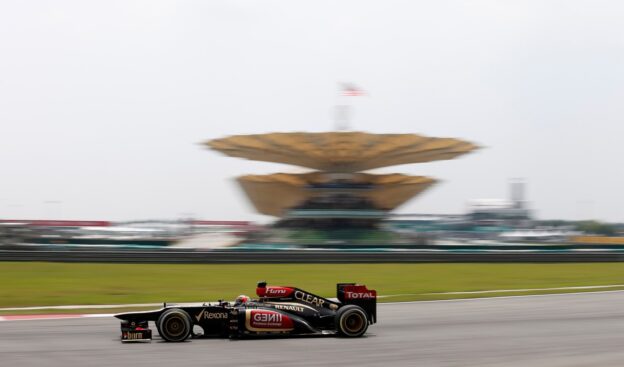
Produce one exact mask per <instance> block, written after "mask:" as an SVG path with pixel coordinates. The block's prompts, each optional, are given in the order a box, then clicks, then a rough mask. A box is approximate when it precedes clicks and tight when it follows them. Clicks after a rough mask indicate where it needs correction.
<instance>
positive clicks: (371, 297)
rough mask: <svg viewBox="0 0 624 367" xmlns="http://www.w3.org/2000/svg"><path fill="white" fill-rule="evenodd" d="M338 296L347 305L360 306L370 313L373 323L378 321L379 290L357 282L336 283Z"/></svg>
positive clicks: (369, 316)
mask: <svg viewBox="0 0 624 367" xmlns="http://www.w3.org/2000/svg"><path fill="white" fill-rule="evenodd" d="M336 297H337V298H338V300H339V301H340V303H342V304H345V305H356V306H360V307H362V308H363V309H364V311H366V313H368V318H369V320H370V323H371V324H374V323H376V322H377V291H376V290H374V289H368V288H366V286H365V285H359V284H355V283H338V284H336Z"/></svg>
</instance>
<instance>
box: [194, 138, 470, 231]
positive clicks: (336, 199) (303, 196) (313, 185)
mask: <svg viewBox="0 0 624 367" xmlns="http://www.w3.org/2000/svg"><path fill="white" fill-rule="evenodd" d="M206 145H207V146H208V147H209V148H211V149H214V150H216V151H219V152H221V153H223V154H226V155H228V156H232V157H238V158H245V159H250V160H256V161H266V162H275V163H285V164H291V165H295V166H299V167H304V168H308V169H310V171H309V172H307V173H297V174H295V173H273V174H267V175H244V176H240V177H238V182H239V184H240V186H241V187H242V189H243V191H244V192H245V194H246V195H247V197H248V199H249V200H250V201H251V203H252V204H253V206H254V207H255V208H256V210H257V211H258V212H259V213H262V214H266V215H271V216H274V217H277V218H278V219H277V221H276V223H275V227H276V228H295V229H297V228H298V229H317V230H318V229H320V230H340V231H344V230H354V229H369V230H375V229H378V228H380V224H381V223H382V221H383V220H384V219H385V218H387V216H388V214H389V213H390V212H391V211H393V210H394V209H396V208H397V207H399V206H401V205H403V204H404V203H406V202H407V201H408V200H410V199H412V198H413V197H415V196H417V195H419V194H421V193H422V192H423V191H425V190H426V189H428V188H429V187H431V186H432V185H434V184H435V182H436V180H435V179H434V178H430V177H424V176H411V175H406V174H403V173H392V174H373V173H369V172H367V171H369V170H372V169H376V168H382V167H389V166H395V165H402V164H410V163H423V162H431V161H437V160H446V159H453V158H456V157H459V156H461V155H464V154H466V153H469V152H472V151H474V150H475V149H477V148H478V147H477V146H476V145H475V144H472V143H470V142H467V141H464V140H460V139H453V138H434V137H426V136H422V135H417V134H371V133H365V132H345V131H335V132H325V133H269V134H259V135H236V136H230V137H226V138H222V139H215V140H211V141H208V142H207V143H206Z"/></svg>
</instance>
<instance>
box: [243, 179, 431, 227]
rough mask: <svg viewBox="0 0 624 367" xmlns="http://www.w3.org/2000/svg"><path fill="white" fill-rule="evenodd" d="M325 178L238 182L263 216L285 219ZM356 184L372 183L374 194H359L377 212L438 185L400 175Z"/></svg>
mask: <svg viewBox="0 0 624 367" xmlns="http://www.w3.org/2000/svg"><path fill="white" fill-rule="evenodd" d="M324 177H326V175H325V174H323V173H321V172H311V173H303V174H287V173H276V174H272V175H247V176H241V177H239V178H238V182H239V183H240V185H241V186H242V188H243V190H244V191H245V193H246V194H247V197H249V199H250V200H251V202H252V204H253V205H254V206H255V207H256V210H258V212H260V213H262V214H267V215H273V216H276V217H281V216H283V215H284V214H285V213H286V211H287V210H288V209H290V208H292V207H295V206H297V205H299V204H301V203H303V202H304V201H306V200H308V199H310V198H311V197H312V196H314V195H317V194H318V193H317V192H315V191H314V190H309V189H307V185H310V184H316V183H322V182H324V181H325V179H324ZM352 181H353V182H358V183H369V184H372V185H373V186H374V188H372V189H370V190H363V191H362V192H358V195H359V196H363V197H366V198H368V199H370V200H371V201H372V202H373V203H374V204H375V206H376V207H377V208H379V209H383V210H392V209H394V208H396V207H398V206H400V205H401V204H403V203H405V202H406V201H408V200H409V199H410V198H412V197H414V196H416V195H418V194H419V193H421V192H422V191H424V190H426V189H427V188H429V187H430V186H431V185H433V184H434V183H435V182H436V181H435V180H434V179H432V178H429V177H423V176H407V175H402V174H398V173H394V174H386V175H373V174H366V173H356V174H354V175H353V177H352Z"/></svg>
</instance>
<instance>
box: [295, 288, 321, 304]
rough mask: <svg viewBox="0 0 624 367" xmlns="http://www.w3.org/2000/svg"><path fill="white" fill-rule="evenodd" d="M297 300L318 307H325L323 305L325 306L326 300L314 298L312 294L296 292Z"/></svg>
mask: <svg viewBox="0 0 624 367" xmlns="http://www.w3.org/2000/svg"><path fill="white" fill-rule="evenodd" d="M295 298H296V299H298V300H300V301H303V302H305V303H309V304H312V305H315V306H316V307H323V305H324V304H325V300H324V299H323V298H321V297H316V296H313V295H311V294H308V293H304V292H301V291H296V292H295Z"/></svg>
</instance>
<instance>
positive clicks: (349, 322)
mask: <svg viewBox="0 0 624 367" xmlns="http://www.w3.org/2000/svg"><path fill="white" fill-rule="evenodd" d="M366 329H368V315H366V312H365V311H364V310H363V309H362V308H361V307H359V306H355V305H347V306H344V307H341V308H340V309H339V310H338V312H337V313H336V330H337V331H338V334H339V335H341V336H346V337H351V338H355V337H358V336H362V335H364V333H365V332H366Z"/></svg>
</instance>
